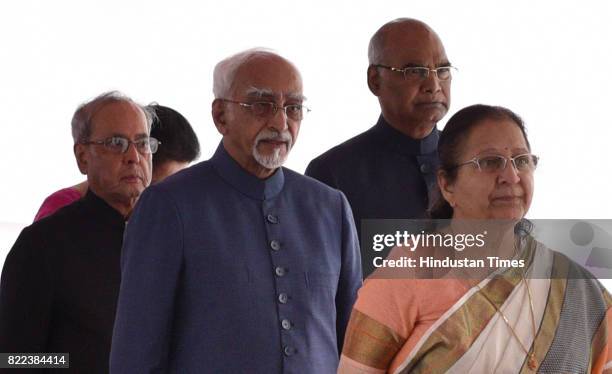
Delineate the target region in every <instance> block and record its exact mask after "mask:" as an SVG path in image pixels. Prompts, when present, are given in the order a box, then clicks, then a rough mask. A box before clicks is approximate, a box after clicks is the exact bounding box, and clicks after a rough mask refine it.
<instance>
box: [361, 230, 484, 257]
mask: <svg viewBox="0 0 612 374" xmlns="http://www.w3.org/2000/svg"><path fill="white" fill-rule="evenodd" d="M486 236H487V231H483V232H482V233H480V234H454V233H453V234H451V233H446V234H442V233H426V232H425V231H421V232H420V233H419V234H411V233H409V232H408V231H396V232H395V234H375V235H373V237H372V239H373V240H372V249H373V250H374V251H376V252H380V251H382V250H384V249H385V248H393V247H405V248H407V249H408V250H410V251H411V252H413V251H414V250H416V249H417V247H421V248H423V247H446V248H453V249H455V250H456V251H459V252H461V251H463V250H464V249H466V248H472V247H478V248H482V247H483V246H484V245H485V237H486Z"/></svg>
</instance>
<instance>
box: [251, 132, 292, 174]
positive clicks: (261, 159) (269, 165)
mask: <svg viewBox="0 0 612 374" xmlns="http://www.w3.org/2000/svg"><path fill="white" fill-rule="evenodd" d="M262 140H281V141H285V142H286V143H285V144H286V146H287V151H286V152H285V153H284V154H281V151H282V148H281V147H278V148H274V152H273V153H272V154H271V155H268V156H264V155H262V154H261V153H259V151H258V150H257V146H258V145H259V143H260V142H261V141H262ZM292 145H293V137H292V136H291V133H289V131H284V132H282V133H279V132H277V131H273V130H268V129H264V130H261V131H260V132H259V134H257V137H256V138H255V144H254V145H253V152H252V154H253V158H255V161H257V162H258V163H259V164H260V165H261V166H263V167H264V168H266V169H271V170H274V169H277V168H279V167H281V166H282V165H283V164H284V163H285V161H286V160H287V155H288V154H289V151H290V150H291V146H292Z"/></svg>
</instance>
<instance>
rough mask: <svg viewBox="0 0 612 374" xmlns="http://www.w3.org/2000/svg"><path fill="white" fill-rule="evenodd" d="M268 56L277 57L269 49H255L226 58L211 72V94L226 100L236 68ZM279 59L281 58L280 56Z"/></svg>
mask: <svg viewBox="0 0 612 374" xmlns="http://www.w3.org/2000/svg"><path fill="white" fill-rule="evenodd" d="M270 55H274V56H279V55H278V54H276V53H275V52H274V51H273V50H271V49H268V48H261V47H257V48H251V49H247V50H246V51H242V52H238V53H236V54H235V55H232V56H230V57H227V58H225V59H223V60H221V61H220V62H219V63H217V65H215V70H214V72H213V94H214V95H215V98H216V99H222V98H227V96H228V95H229V94H230V90H231V89H232V85H233V83H234V78H235V77H236V72H237V71H238V68H240V67H241V66H242V65H244V64H245V63H246V62H248V61H249V60H251V59H252V58H254V57H259V56H270ZM279 57H281V58H282V56H279ZM283 59H284V58H283ZM289 63H291V62H289ZM292 65H293V64H292ZM296 70H297V69H296Z"/></svg>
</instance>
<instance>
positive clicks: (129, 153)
mask: <svg viewBox="0 0 612 374" xmlns="http://www.w3.org/2000/svg"><path fill="white" fill-rule="evenodd" d="M140 157H142V155H141V154H140V152H138V148H136V143H130V144H128V148H127V150H126V151H125V153H123V160H124V161H125V162H126V163H128V164H131V163H138V162H139V161H140Z"/></svg>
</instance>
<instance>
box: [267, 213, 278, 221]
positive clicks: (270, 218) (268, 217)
mask: <svg viewBox="0 0 612 374" xmlns="http://www.w3.org/2000/svg"><path fill="white" fill-rule="evenodd" d="M266 220H267V221H268V222H269V223H278V217H277V216H275V215H274V214H268V216H267V217H266Z"/></svg>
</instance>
